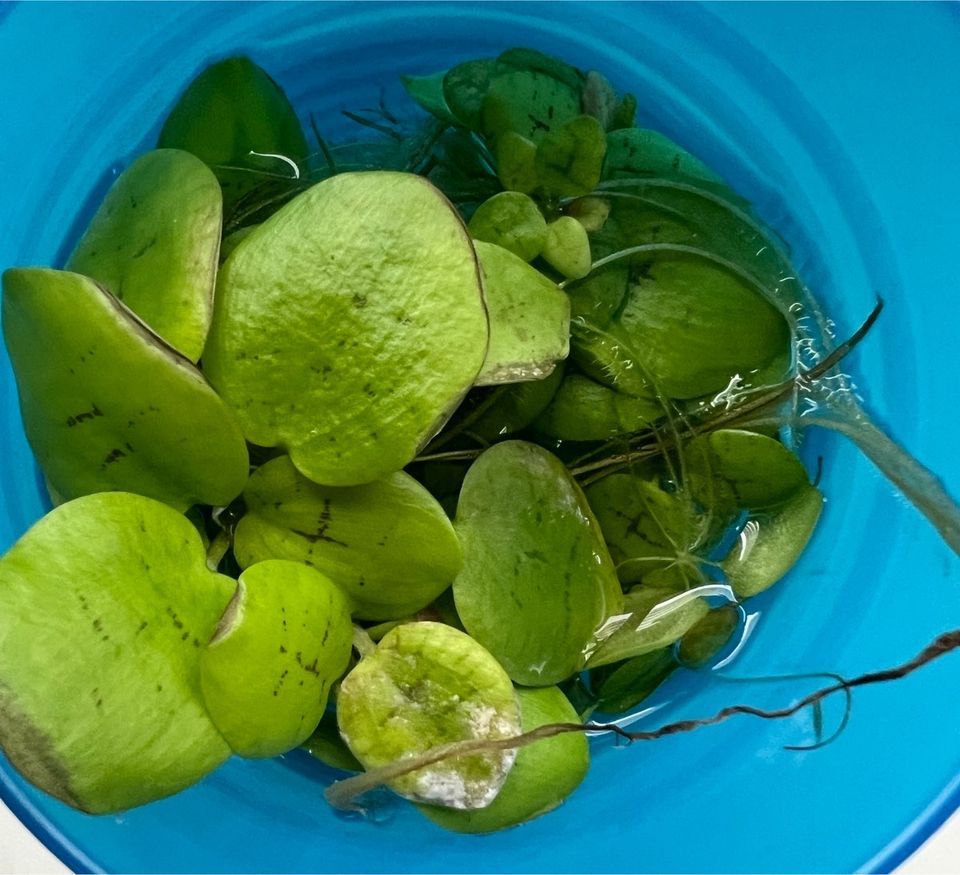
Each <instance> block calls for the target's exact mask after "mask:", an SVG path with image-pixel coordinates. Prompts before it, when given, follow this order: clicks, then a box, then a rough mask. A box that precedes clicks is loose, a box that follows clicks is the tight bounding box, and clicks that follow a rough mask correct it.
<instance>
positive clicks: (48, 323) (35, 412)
mask: <svg viewBox="0 0 960 875" xmlns="http://www.w3.org/2000/svg"><path fill="white" fill-rule="evenodd" d="M3 289H4V295H3V328H4V335H5V338H6V342H7V349H8V351H9V353H10V359H11V361H12V362H13V368H14V372H15V374H16V378H17V387H18V389H19V391H20V410H21V412H22V414H23V422H24V427H25V430H26V433H27V437H28V439H29V440H30V445H31V446H32V447H33V450H34V453H35V454H36V456H37V460H38V461H39V463H40V465H41V466H42V467H43V469H44V472H45V473H46V475H47V477H48V478H49V480H50V483H51V484H52V486H53V488H54V490H55V491H56V492H57V493H59V494H60V495H61V496H62V497H63V498H67V499H69V498H75V497H76V496H79V495H84V494H86V493H90V492H101V491H108V490H122V491H128V492H138V493H141V494H143V495H148V496H150V497H152V498H156V499H159V500H161V501H164V502H166V503H167V504H170V505H171V506H172V507H175V508H177V509H178V510H181V511H183V510H186V509H187V508H188V507H190V505H192V504H212V505H225V504H227V503H229V502H230V501H231V500H232V499H233V498H235V497H236V496H237V494H239V492H240V490H241V489H243V484H244V483H245V482H246V478H247V471H248V464H249V463H248V457H247V448H246V445H245V443H244V441H243V436H242V434H241V433H240V430H239V428H238V427H237V425H236V422H235V421H234V418H233V416H232V415H231V413H230V411H229V410H228V409H227V408H226V406H225V405H224V403H223V402H222V401H221V400H220V399H219V398H218V397H217V395H216V393H215V392H214V391H213V389H211V388H210V386H209V385H208V384H207V383H206V381H205V380H204V379H203V377H202V376H201V375H200V373H199V371H197V370H196V369H195V368H194V367H193V365H192V364H190V362H188V361H187V360H186V359H184V358H183V357H181V356H180V355H179V354H178V353H176V352H175V351H174V350H172V349H170V348H169V347H168V346H167V345H166V344H164V343H163V342H162V341H161V340H160V338H158V337H157V336H156V335H154V334H153V333H152V332H151V331H150V330H149V329H148V328H147V327H146V326H145V325H144V324H143V323H142V322H140V320H138V319H137V318H136V317H135V316H134V315H133V314H132V313H131V312H130V311H129V310H128V309H127V308H126V307H125V306H124V305H123V304H122V303H121V302H119V301H118V300H117V299H116V298H114V297H113V295H110V294H108V293H107V292H105V291H104V290H103V289H101V288H100V287H99V286H97V285H96V284H95V283H94V282H93V281H91V280H89V279H87V278H86V277H82V276H80V275H78V274H75V273H67V272H65V271H56V270H47V269H43V268H17V269H12V270H8V271H7V272H6V273H5V274H4V275H3ZM51 350H56V355H51Z"/></svg>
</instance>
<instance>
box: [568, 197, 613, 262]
mask: <svg viewBox="0 0 960 875" xmlns="http://www.w3.org/2000/svg"><path fill="white" fill-rule="evenodd" d="M566 215H568V216H573V217H574V218H575V219H576V220H577V221H578V222H579V223H580V224H581V225H583V227H584V230H585V231H586V232H587V233H588V234H595V233H597V232H598V231H602V230H603V226H604V225H606V223H607V217H608V216H609V215H610V201H609V200H605V199H604V198H602V197H582V198H578V199H577V200H575V201H574V202H573V203H571V204H569V205H568V206H567V207H566ZM605 254H609V253H605Z"/></svg>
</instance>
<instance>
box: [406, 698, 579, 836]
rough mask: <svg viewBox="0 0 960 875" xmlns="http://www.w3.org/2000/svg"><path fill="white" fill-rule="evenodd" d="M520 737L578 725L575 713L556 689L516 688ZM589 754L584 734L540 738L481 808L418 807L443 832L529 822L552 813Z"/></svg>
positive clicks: (523, 750)
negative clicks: (552, 726)
mask: <svg viewBox="0 0 960 875" xmlns="http://www.w3.org/2000/svg"><path fill="white" fill-rule="evenodd" d="M517 701H518V702H519V704H520V722H521V725H522V730H523V732H530V731H531V730H533V729H536V728H537V727H539V726H546V725H548V724H551V723H577V722H578V718H577V712H576V711H574V710H573V706H572V705H571V704H570V702H569V701H568V700H567V697H566V696H564V695H563V693H561V692H560V690H558V689H557V688H556V687H543V688H541V689H524V688H522V687H521V688H519V689H517ZM589 765H590V749H589V747H588V745H587V739H586V736H585V735H582V734H580V733H571V734H567V735H558V736H555V737H554V738H548V739H544V740H543V741H539V742H537V743H536V744H533V745H530V746H529V747H524V748H521V749H520V750H518V751H517V759H516V762H515V763H514V764H513V768H512V769H511V770H510V774H509V775H508V776H507V780H506V783H505V784H504V785H503V787H502V788H501V790H500V792H499V793H498V794H497V797H496V799H494V800H493V802H491V803H490V804H489V805H488V806H486V807H485V808H479V809H475V810H473V811H458V810H456V809H453V808H441V807H439V806H436V805H420V806H417V807H418V808H419V809H420V812H421V813H422V814H424V815H426V816H427V817H428V818H429V819H430V820H432V821H433V822H434V823H436V824H438V825H440V826H442V827H443V828H444V829H449V830H452V831H453V832H462V833H489V832H495V831H496V830H498V829H506V828H508V827H511V826H516V825H517V824H519V823H524V822H525V821H528V820H533V818H535V817H539V816H540V815H541V814H546V813H547V812H548V811H552V810H553V809H554V808H556V807H557V806H558V805H560V804H561V803H562V802H563V800H564V799H565V798H566V797H567V796H569V795H570V794H571V793H572V792H573V791H574V790H575V789H576V788H577V786H578V785H579V784H580V782H581V781H582V780H583V779H584V777H586V774H587V769H588V768H589Z"/></svg>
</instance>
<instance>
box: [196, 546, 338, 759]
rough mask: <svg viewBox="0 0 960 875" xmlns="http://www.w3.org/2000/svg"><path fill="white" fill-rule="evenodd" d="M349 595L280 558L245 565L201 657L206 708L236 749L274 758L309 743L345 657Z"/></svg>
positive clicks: (250, 754) (308, 571) (243, 752)
mask: <svg viewBox="0 0 960 875" xmlns="http://www.w3.org/2000/svg"><path fill="white" fill-rule="evenodd" d="M352 642H353V626H352V625H351V624H350V610H349V604H348V602H347V599H346V598H345V597H344V595H343V594H342V593H341V592H340V590H339V589H337V588H336V587H335V586H334V585H333V584H332V583H331V582H330V580H329V579H328V578H326V577H324V576H323V575H322V574H320V573H319V572H318V571H314V570H313V569H312V568H308V567H307V566H306V565H302V564H300V563H299V562H288V561H285V560H282V559H275V560H270V561H268V562H260V563H258V564H256V565H254V566H252V567H251V568H248V569H247V570H246V571H244V572H243V574H241V575H240V579H239V581H238V582H237V590H236V593H235V594H234V596H233V599H232V601H231V602H230V606H229V607H228V608H227V610H226V612H225V614H224V616H223V619H222V620H221V622H220V625H219V627H218V628H217V632H216V634H215V635H214V637H213V639H212V640H211V641H210V643H209V644H208V645H207V647H206V649H205V650H204V651H203V654H202V655H201V657H200V681H201V688H202V690H203V698H204V702H205V703H206V706H207V711H208V712H209V713H210V717H211V719H212V720H213V722H214V724H215V725H216V727H217V729H218V730H219V731H220V734H221V735H222V736H223V737H224V738H225V739H226V741H227V743H228V744H229V745H230V747H231V748H233V750H234V752H236V753H238V754H240V755H241V756H245V757H273V756H278V755H279V754H282V753H286V752H287V751H288V750H292V749H293V748H295V747H297V745H299V744H301V743H302V742H304V741H306V739H307V738H309V737H310V734H311V733H312V732H313V729H314V727H316V725H317V724H318V723H319V722H320V718H321V717H322V716H323V712H324V710H325V708H326V706H327V697H328V695H329V694H330V687H331V686H332V685H333V683H334V682H336V681H337V680H339V678H340V676H341V675H342V674H343V673H344V671H346V668H347V664H348V663H349V661H350V652H351V644H352Z"/></svg>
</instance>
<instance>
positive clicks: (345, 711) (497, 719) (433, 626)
mask: <svg viewBox="0 0 960 875" xmlns="http://www.w3.org/2000/svg"><path fill="white" fill-rule="evenodd" d="M337 721H338V723H339V726H340V734H341V735H342V736H343V739H344V741H346V743H347V745H348V746H349V748H350V750H351V751H352V752H353V754H354V755H355V756H356V757H357V759H358V760H359V761H360V762H361V763H363V766H364V768H366V769H376V768H379V767H381V766H385V765H388V764H390V763H393V762H395V761H396V760H400V759H406V758H408V757H414V756H417V755H418V754H421V753H424V752H425V751H427V750H430V748H433V747H436V746H437V745H440V744H446V743H450V742H456V741H466V740H470V739H497V738H509V737H511V736H513V735H517V734H519V731H520V714H519V709H518V707H517V700H516V696H515V695H514V691H513V686H512V685H511V683H510V679H509V678H508V677H507V676H506V674H505V673H504V671H503V669H502V668H500V666H499V665H498V664H497V662H496V660H494V658H493V657H492V656H491V655H490V654H489V653H487V652H486V651H485V650H484V649H483V647H481V646H480V645H479V644H478V643H477V642H476V641H474V640H473V639H471V638H470V637H469V636H467V635H465V634H464V633H463V632H459V631H457V630H456V629H453V628H452V627H450V626H445V625H443V624H441V623H407V624H405V625H402V626H398V627H397V628H396V629H394V630H393V631H392V632H389V633H388V634H387V635H386V636H385V637H384V639H383V640H382V641H381V642H380V644H379V645H378V646H377V649H376V650H375V651H374V652H373V653H372V654H371V655H370V656H367V657H365V658H364V659H362V660H361V661H360V663H359V664H358V665H357V666H356V668H354V669H353V670H352V671H351V672H350V673H349V674H348V675H347V676H346V678H344V680H343V683H342V684H341V685H340V693H339V695H338V697H337ZM515 758H516V751H514V750H509V751H497V752H492V753H481V754H474V755H472V756H465V757H457V758H451V759H448V760H442V761H440V762H439V763H436V764H435V765H433V766H428V767H424V768H422V769H418V770H417V771H415V772H412V773H411V774H409V775H405V776H403V777H401V778H397V779H396V780H394V781H392V782H391V783H390V786H391V788H392V789H393V790H395V791H396V792H397V793H399V794H400V795H402V796H406V797H407V798H408V799H414V800H416V801H419V802H431V803H435V804H440V805H446V806H449V807H450V808H460V809H472V808H483V807H484V806H486V805H489V804H490V803H491V802H492V801H493V800H494V798H495V797H496V795H497V792H498V791H499V789H500V788H501V786H503V782H504V781H505V780H506V778H507V774H508V773H509V771H510V768H511V766H512V765H513V762H514V759H515Z"/></svg>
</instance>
